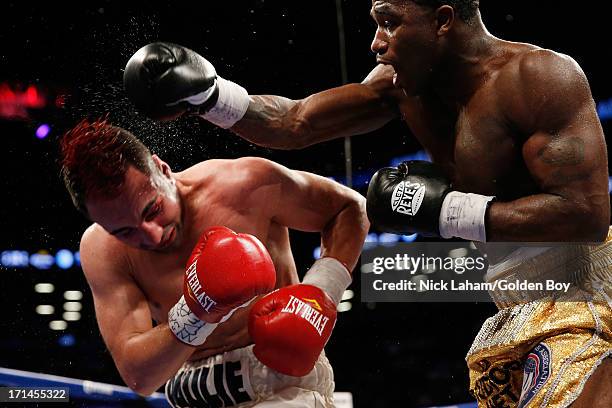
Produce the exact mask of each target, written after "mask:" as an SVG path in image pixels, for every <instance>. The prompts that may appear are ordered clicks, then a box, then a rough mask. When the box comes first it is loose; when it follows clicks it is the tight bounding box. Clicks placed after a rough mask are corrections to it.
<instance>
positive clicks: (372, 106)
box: [231, 84, 396, 149]
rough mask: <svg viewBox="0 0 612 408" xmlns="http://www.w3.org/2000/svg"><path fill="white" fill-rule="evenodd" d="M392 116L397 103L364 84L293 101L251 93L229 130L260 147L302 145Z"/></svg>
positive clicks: (351, 132) (359, 130) (359, 131)
mask: <svg viewBox="0 0 612 408" xmlns="http://www.w3.org/2000/svg"><path fill="white" fill-rule="evenodd" d="M395 116H396V107H394V106H393V105H392V104H391V103H389V102H388V101H384V100H382V99H381V98H380V97H379V96H378V95H376V94H374V93H373V92H372V91H371V90H369V89H368V88H367V87H366V86H364V85H361V84H349V85H345V86H342V87H339V88H333V89H329V90H326V91H323V92H319V93H317V94H314V95H311V96H309V97H307V98H305V99H301V100H291V99H288V98H284V97H281V96H273V95H251V96H250V103H249V107H248V109H247V111H246V113H245V115H244V117H243V118H242V119H241V120H240V121H238V122H237V123H236V124H235V125H234V126H233V127H232V128H231V130H232V131H233V132H235V133H236V134H238V135H239V136H241V137H243V138H244V139H246V140H248V141H250V142H252V143H255V144H257V145H260V146H264V147H270V148H276V149H300V148H303V147H307V146H310V145H313V144H316V143H320V142H324V141H327V140H332V139H336V138H340V137H345V136H352V135H357V134H362V133H367V132H370V131H372V130H374V129H378V128H379V127H381V126H383V125H384V124H385V123H387V122H388V121H390V120H391V119H392V118H394V117H395Z"/></svg>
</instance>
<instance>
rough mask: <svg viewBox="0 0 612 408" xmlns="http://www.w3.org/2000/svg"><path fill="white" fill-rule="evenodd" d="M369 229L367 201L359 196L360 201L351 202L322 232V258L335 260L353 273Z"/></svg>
mask: <svg viewBox="0 0 612 408" xmlns="http://www.w3.org/2000/svg"><path fill="white" fill-rule="evenodd" d="M356 195H357V194H356ZM369 228H370V223H369V221H368V218H367V215H366V211H365V200H364V199H363V198H362V197H361V196H359V199H358V200H355V201H351V202H349V203H348V204H347V205H346V206H345V207H344V208H343V209H342V210H341V211H340V212H339V213H338V214H337V215H336V216H335V217H334V218H333V219H332V220H331V221H330V223H329V224H328V225H327V226H326V228H325V230H323V231H322V232H321V257H325V256H329V257H332V258H335V259H337V260H339V261H340V262H342V263H343V264H345V265H346V266H347V267H348V269H349V271H352V270H353V269H354V268H355V265H356V264H357V261H358V259H359V255H360V254H361V250H362V248H363V243H364V241H365V237H366V235H367V234H368V229H369Z"/></svg>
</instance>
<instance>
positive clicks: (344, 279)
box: [302, 257, 352, 305]
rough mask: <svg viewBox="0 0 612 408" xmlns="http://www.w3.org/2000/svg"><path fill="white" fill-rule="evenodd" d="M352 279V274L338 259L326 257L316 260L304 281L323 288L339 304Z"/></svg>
mask: <svg viewBox="0 0 612 408" xmlns="http://www.w3.org/2000/svg"><path fill="white" fill-rule="evenodd" d="M351 281H352V278H351V274H350V273H349V271H348V270H347V269H346V266H344V265H343V264H342V263H341V262H340V261H338V260H337V259H334V258H330V257H325V258H321V259H317V260H316V261H315V263H314V264H313V265H312V267H311V268H310V269H309V270H308V272H306V276H304V280H303V281H302V283H304V284H306V285H312V286H316V287H317V288H319V289H321V290H322V291H323V292H325V293H327V295H328V296H329V297H330V298H331V300H333V301H334V303H335V304H336V305H338V303H340V301H341V300H342V294H343V293H344V291H345V290H346V288H348V286H349V285H350V284H351Z"/></svg>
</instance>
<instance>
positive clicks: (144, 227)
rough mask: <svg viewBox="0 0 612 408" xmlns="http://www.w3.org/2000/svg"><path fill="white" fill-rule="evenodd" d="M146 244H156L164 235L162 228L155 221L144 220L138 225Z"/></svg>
mask: <svg viewBox="0 0 612 408" xmlns="http://www.w3.org/2000/svg"><path fill="white" fill-rule="evenodd" d="M140 230H141V231H142V233H143V235H144V238H145V239H146V241H147V242H146V243H147V244H152V245H157V244H159V243H160V242H161V240H162V237H163V235H164V228H163V227H162V226H161V225H159V224H158V223H156V222H152V221H144V222H143V223H142V224H141V225H140Z"/></svg>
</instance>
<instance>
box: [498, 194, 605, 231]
mask: <svg viewBox="0 0 612 408" xmlns="http://www.w3.org/2000/svg"><path fill="white" fill-rule="evenodd" d="M600 207H601V208H600ZM603 207H605V205H603V204H602V205H601V206H598V205H596V203H589V204H588V205H587V204H584V205H580V204H579V203H576V202H575V201H571V200H568V199H566V198H564V197H561V196H558V195H552V194H537V195H532V196H528V197H523V198H520V199H518V200H514V201H511V202H494V203H493V204H492V205H491V206H490V207H489V209H488V211H487V216H486V219H487V222H486V229H487V241H498V242H499V241H509V242H516V241H523V242H569V241H572V242H600V241H602V240H603V239H604V238H605V236H606V234H607V229H608V224H609V221H608V220H606V219H605V216H604V214H603V213H605V211H604V210H605V208H603Z"/></svg>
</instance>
